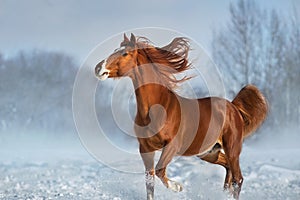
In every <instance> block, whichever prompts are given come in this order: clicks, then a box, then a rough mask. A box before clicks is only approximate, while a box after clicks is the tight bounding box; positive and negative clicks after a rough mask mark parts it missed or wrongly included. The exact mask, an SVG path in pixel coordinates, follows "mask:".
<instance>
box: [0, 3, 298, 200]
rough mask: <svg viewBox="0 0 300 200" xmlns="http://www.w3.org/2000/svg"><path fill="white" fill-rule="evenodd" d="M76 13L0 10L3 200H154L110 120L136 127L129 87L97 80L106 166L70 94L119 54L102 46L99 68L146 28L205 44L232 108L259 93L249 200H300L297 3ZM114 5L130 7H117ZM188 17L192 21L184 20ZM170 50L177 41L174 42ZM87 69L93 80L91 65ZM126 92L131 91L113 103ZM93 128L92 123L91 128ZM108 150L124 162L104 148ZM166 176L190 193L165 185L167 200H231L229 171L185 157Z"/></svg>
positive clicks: (244, 158)
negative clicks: (240, 97)
mask: <svg viewBox="0 0 300 200" xmlns="http://www.w3.org/2000/svg"><path fill="white" fill-rule="evenodd" d="M77 2H78V4H75V3H74V2H73V1H64V2H60V3H58V2H55V1H31V0H30V1H26V2H25V1H24V2H20V1H14V0H13V1H5V0H0V27H3V28H1V36H2V37H0V43H1V47H0V94H1V95H0V199H1V200H2V199H3V200H46V199H61V200H68V199H74V200H75V199H76V200H77V199H79V200H81V199H86V200H90V199H91V200H94V199H95V200H96V199H101V200H102V199H103V200H106V199H107V200H140V199H145V197H146V189H145V181H144V173H143V171H144V167H143V163H142V160H141V158H140V157H139V155H138V143H137V141H136V138H132V137H131V136H128V135H126V134H124V131H122V128H125V129H126V130H132V126H131V125H130V124H128V123H126V124H125V126H124V127H119V124H118V123H116V118H115V116H113V114H112V104H113V103H114V104H115V105H118V106H119V107H120V108H121V111H122V113H127V112H128V113H129V116H130V117H131V118H133V117H134V116H135V112H136V102H135V97H134V95H133V90H132V86H131V85H130V82H129V85H126V84H128V82H127V83H126V82H121V83H122V84H119V83H120V82H118V81H112V80H109V81H108V82H105V83H100V82H99V83H98V82H97V79H96V78H95V77H94V75H93V74H90V76H91V77H92V79H89V80H86V83H87V82H89V81H91V82H92V83H93V84H94V86H95V85H96V87H97V88H96V89H95V88H93V86H92V87H91V88H92V90H91V93H93V95H94V96H93V100H95V102H93V106H94V108H95V110H93V111H92V112H93V113H95V116H96V117H97V120H98V122H99V125H100V126H101V128H102V129H103V131H104V132H105V137H103V135H101V136H100V139H99V138H98V139H97V140H95V144H96V145H99V148H98V150H100V151H101V152H102V154H101V156H102V159H99V157H97V156H95V155H94V153H93V152H91V149H90V148H89V147H88V146H87V145H86V143H85V141H84V139H83V137H82V133H79V132H78V131H77V130H78V126H77V129H76V126H75V123H74V118H73V117H74V110H72V101H73V103H74V99H73V100H72V95H74V94H73V91H74V82H75V79H76V74H77V73H78V71H79V70H80V66H81V68H82V67H83V66H84V64H83V63H88V62H87V58H89V56H91V55H95V52H96V53H98V52H97V51H96V50H97V48H98V49H99V44H98V43H101V42H103V41H104V40H106V39H107V38H110V39H111V41H112V43H111V44H112V45H113V46H109V47H106V46H105V45H104V47H103V48H107V52H105V53H103V54H105V55H103V54H102V52H99V54H97V56H98V55H99V58H98V57H95V58H93V59H94V62H99V61H100V59H103V58H104V57H105V56H108V55H106V54H107V53H112V52H113V50H114V49H115V48H117V47H119V43H120V41H121V40H122V35H123V33H124V32H126V33H128V34H129V33H131V31H133V32H134V31H136V32H137V33H139V32H140V33H143V30H145V33H148V32H147V31H148V30H151V31H153V30H154V28H152V29H151V28H150V29H147V28H145V29H139V30H135V29H132V28H140V27H146V26H148V27H153V26H155V27H156V26H159V27H163V28H171V29H177V30H178V31H180V32H183V34H187V35H190V36H191V37H192V38H193V41H196V42H197V43H199V44H200V46H201V45H203V50H204V51H205V52H207V54H208V56H207V55H206V56H207V57H208V58H209V59H211V60H210V62H211V63H213V65H214V64H216V66H217V68H218V70H217V71H218V73H219V75H220V77H221V79H222V80H221V82H222V84H224V91H223V92H224V94H223V95H224V96H223V97H225V98H227V99H229V100H232V99H233V98H234V96H235V95H236V94H237V92H238V91H239V90H240V89H241V88H242V87H243V86H244V85H246V84H254V85H256V86H257V87H258V88H259V89H260V90H261V91H262V92H263V94H264V95H265V96H266V98H267V100H268V102H269V109H270V110H269V113H268V117H267V119H266V121H265V122H264V124H263V125H262V126H261V127H260V128H259V129H258V130H257V131H256V133H254V134H253V135H252V136H251V137H249V138H247V139H246V140H245V141H244V144H243V149H242V153H241V157H240V165H241V170H242V173H243V176H244V184H243V187H242V191H241V194H240V199H241V200H260V199H265V200H269V199H270V200H283V199H284V200H298V199H300V157H299V155H300V146H299V141H300V92H299V85H300V67H299V66H300V7H299V6H300V4H299V2H298V1H293V0H289V1H284V0H274V1H272V2H271V1H268V3H266V2H261V1H252V0H238V1H231V0H226V1H222V3H221V2H220V1H210V2H206V3H204V2H203V1H197V2H196V1H195V2H194V5H193V4H192V3H187V2H177V3H172V4H170V1H164V2H160V3H159V5H158V4H157V2H156V1H153V2H151V3H150V2H149V5H147V6H148V7H147V8H148V10H156V11H157V12H155V13H152V12H151V13H146V12H145V10H144V8H145V5H144V4H143V3H141V2H139V1H132V2H131V3H128V2H127V1H117V0H113V1H110V2H106V3H105V2H103V1H90V3H89V4H87V3H86V2H85V1H77ZM16 4H18V7H16ZM116 4H120V5H119V7H118V8H117V7H116V6H115V5H116ZM33 8H34V9H33ZM108 8H114V9H115V10H114V12H110V11H108V10H109V9H108ZM183 9H186V10H189V12H188V13H186V12H184V14H183V13H181V11H182V10H183ZM179 11H180V12H179ZM207 11H208V12H207ZM16 13H19V14H18V15H16ZM53 13H54V14H53ZM198 20H199V21H198ZM175 22H176V23H175ZM114 23H116V24H114ZM198 23H199V24H198ZM166 30H167V29H164V31H166ZM158 32H159V31H158ZM153 33H154V35H155V32H152V34H153ZM159 33H161V32H159ZM173 33H174V32H173ZM173 33H172V34H173ZM176 33H177V32H176ZM178 34H179V33H178ZM112 35H114V36H113V37H112ZM150 35H151V34H150ZM156 35H158V36H161V38H163V36H162V35H160V34H156ZM142 36H145V35H142ZM158 38H159V37H158ZM114 39H115V40H114ZM149 39H153V38H149ZM164 39H166V40H165V42H170V41H171V40H172V39H173V38H164ZM155 42H157V41H155V38H154V41H153V43H154V44H157V45H158V46H160V45H162V44H160V43H159V42H158V43H155ZM100 46H101V45H100ZM96 47H97V48H96ZM110 48H111V49H110ZM92 49H94V54H93V53H92ZM100 54H101V55H100ZM201 58H202V57H201ZM202 62H203V63H201V62H200V64H198V65H197V66H195V67H196V69H197V67H198V69H200V68H201V69H205V70H206V73H207V74H209V73H211V72H212V70H211V69H207V67H208V66H210V65H208V63H205V62H204V61H203V60H202ZM211 63H210V64H211ZM89 64H90V63H89ZM88 67H89V69H88V70H89V72H91V73H93V71H92V70H93V69H94V66H93V64H90V65H89V66H88ZM207 74H206V75H207ZM201 78H202V79H201ZM190 81H191V82H190V83H191V84H192V85H193V86H195V87H194V91H193V92H195V93H196V96H197V97H198V98H201V97H205V96H210V95H211V93H210V92H209V91H208V88H209V87H210V86H208V85H205V84H207V83H208V82H209V81H208V80H207V79H205V77H203V76H202V77H201V76H199V77H198V79H191V80H190ZM123 83H124V84H123ZM125 83H126V84H125ZM117 84H119V85H122V86H123V88H121V89H120V88H119V90H120V91H121V92H119V93H118V94H113V92H112V91H113V90H114V87H115V86H116V85H117ZM94 90H95V91H94ZM221 90H222V88H221ZM114 91H117V90H114ZM183 91H184V89H183ZM184 92H187V93H189V92H190V91H186V90H185V91H184ZM184 92H183V93H184ZM216 94H217V93H216ZM216 94H213V95H216ZM113 95H115V96H113ZM79 96H80V95H79ZM73 97H74V96H73ZM113 97H114V100H113V101H112V99H113ZM83 99H88V98H87V97H85V98H83ZM84 103H86V101H82V104H83V105H84ZM73 106H74V105H73ZM73 108H74V107H73ZM128 113H127V114H128ZM84 117H85V116H83V119H84V120H86V121H84V123H87V124H88V123H89V120H90V119H85V118H84ZM127 117H128V116H127ZM119 120H121V121H123V120H124V119H123V118H122V117H121V118H119ZM94 134H98V133H94ZM93 139H94V138H91V140H93ZM107 144H113V145H112V146H114V147H117V149H119V150H120V149H121V152H122V153H123V154H119V153H120V152H114V151H111V149H109V148H106V147H107ZM159 154H160V153H159V152H158V153H157V156H156V160H157V159H158V157H159ZM120 155H121V156H120ZM127 156H128V157H127ZM128 171H129V172H128ZM168 175H169V177H170V178H171V179H174V180H176V181H178V182H180V183H182V185H183V191H182V192H180V193H175V192H172V191H170V190H168V189H167V188H165V186H164V185H163V184H162V183H161V181H160V180H159V179H158V178H156V180H155V199H157V200H169V199H180V200H196V199H210V200H215V199H232V197H230V196H229V195H228V194H227V193H226V192H223V182H224V177H225V170H224V169H223V167H221V166H217V165H212V164H209V163H206V162H205V161H202V160H200V159H199V158H197V157H177V158H175V159H174V160H173V162H171V164H170V166H169V168H168Z"/></svg>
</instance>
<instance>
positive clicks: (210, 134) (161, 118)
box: [95, 34, 268, 200]
mask: <svg viewBox="0 0 300 200" xmlns="http://www.w3.org/2000/svg"><path fill="white" fill-rule="evenodd" d="M188 52H189V42H188V40H187V39H186V38H175V39H174V40H173V41H172V42H171V43H170V44H168V45H166V46H164V47H155V46H153V45H152V44H151V43H150V42H149V40H148V39H146V38H144V37H138V38H136V37H135V36H134V35H133V34H131V37H130V39H129V38H127V37H126V35H125V34H124V40H123V41H122V42H121V44H120V48H119V49H117V50H115V52H114V53H113V54H111V55H110V56H109V57H108V58H107V59H105V60H103V61H101V62H100V63H98V64H97V65H96V67H95V74H96V76H97V77H98V78H99V79H100V80H105V79H106V78H118V77H124V76H127V77H129V78H131V80H132V82H133V85H134V88H135V95H136V102H137V113H136V118H135V127H134V130H135V134H136V136H137V139H138V142H139V151H140V154H141V157H142V160H143V162H144V165H145V171H146V172H145V175H146V190H147V199H148V200H149V199H153V198H154V177H155V175H156V176H157V177H158V178H160V179H161V181H162V182H163V184H164V185H165V186H166V187H167V188H170V189H171V190H173V191H181V190H182V185H181V184H179V183H177V182H175V181H172V180H170V179H169V178H168V177H167V172H166V168H167V165H168V164H169V163H170V162H171V160H172V158H173V157H174V156H178V155H180V156H192V155H195V156H198V157H199V158H201V159H202V160H205V161H207V162H210V163H213V164H219V165H221V166H223V167H224V168H225V169H226V177H225V182H224V189H225V190H228V191H229V192H231V193H232V195H233V197H234V198H235V199H238V198H239V193H240V191H241V187H242V184H243V176H242V173H241V169H240V164H239V156H240V153H241V149H242V142H243V140H244V138H245V137H247V136H249V135H250V134H251V133H253V132H254V131H255V130H256V129H257V128H258V127H259V126H260V125H261V123H262V122H263V121H264V119H265V117H266V114H267V110H268V107H267V102H266V100H265V98H264V96H263V95H262V93H261V92H260V91H259V90H258V89H257V88H256V87H255V86H253V85H247V86H246V87H244V88H243V89H242V90H241V91H240V92H239V93H238V94H237V96H236V97H235V99H234V100H233V101H232V102H230V101H228V100H225V99H222V98H218V97H207V98H202V99H187V98H183V97H181V96H179V95H178V94H176V92H175V91H174V88H175V87H176V85H177V83H180V82H183V81H185V80H187V79H189V77H183V78H181V79H178V78H176V76H175V74H176V73H179V72H182V71H185V70H187V69H189V68H190V66H191V64H190V63H189V62H188ZM157 150H160V151H161V156H160V159H159V161H158V163H157V165H156V166H155V167H154V154H155V151H157Z"/></svg>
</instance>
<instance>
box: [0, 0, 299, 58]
mask: <svg viewBox="0 0 300 200" xmlns="http://www.w3.org/2000/svg"><path fill="white" fill-rule="evenodd" d="M230 2H234V0H211V1H205V0H191V1H182V0H181V1H180V0H164V1H161V0H153V1H142V0H127V1H122V0H110V1H101V0H100V1H99V0H90V1H85V0H74V1H73V0H64V1H60V0H27V1H18V0H0V30H1V31H0V34H1V37H0V44H1V45H0V52H2V53H3V54H4V55H8V56H9V55H12V54H14V53H16V52H18V51H19V50H21V49H25V50H26V49H46V50H55V51H63V52H67V53H70V54H71V55H74V56H76V57H78V58H79V59H82V58H84V57H85V56H87V55H88V53H89V51H91V50H92V49H93V48H94V47H95V46H96V45H97V44H98V43H100V42H102V41H103V40H105V39H107V38H108V37H110V36H112V35H114V34H117V33H120V32H124V31H126V30H128V29H133V28H140V27H163V28H169V29H174V30H177V31H179V32H182V33H184V34H186V35H188V36H190V37H192V38H193V39H195V40H196V41H197V42H198V43H200V44H202V45H203V46H204V47H205V48H207V49H209V47H210V41H211V37H212V29H213V28H218V27H219V26H224V25H226V21H228V18H229V12H228V7H229V4H230ZM257 2H258V3H259V5H260V6H263V7H266V8H270V9H272V8H274V9H276V10H279V11H280V12H285V13H288V12H289V11H291V8H292V4H295V5H296V7H298V8H299V4H300V1H298V0H272V1H257Z"/></svg>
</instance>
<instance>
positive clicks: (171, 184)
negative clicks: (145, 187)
mask: <svg viewBox="0 0 300 200" xmlns="http://www.w3.org/2000/svg"><path fill="white" fill-rule="evenodd" d="M168 188H170V189H171V190H173V191H174V192H181V191H182V189H183V187H182V185H181V184H180V183H177V182H175V181H171V180H169V181H168Z"/></svg>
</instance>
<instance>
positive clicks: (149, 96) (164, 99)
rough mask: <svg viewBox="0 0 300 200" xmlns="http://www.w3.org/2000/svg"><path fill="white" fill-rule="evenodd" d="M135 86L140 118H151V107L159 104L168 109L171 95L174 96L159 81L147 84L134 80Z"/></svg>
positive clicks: (143, 81) (141, 80)
mask: <svg viewBox="0 0 300 200" xmlns="http://www.w3.org/2000/svg"><path fill="white" fill-rule="evenodd" d="M133 84H134V87H135V95H136V102H137V112H138V114H139V115H140V117H142V118H144V119H148V118H149V110H150V108H151V106H153V105H155V104H159V105H161V106H163V107H165V108H167V103H168V102H169V101H170V99H171V95H174V94H173V93H172V92H171V91H170V90H169V89H168V88H167V87H164V86H163V85H161V84H160V83H159V82H158V81H153V82H146V81H145V80H143V79H140V80H134V79H133ZM146 121H147V120H146Z"/></svg>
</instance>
